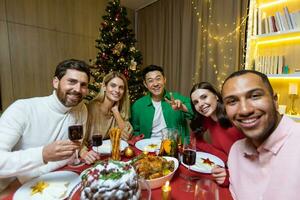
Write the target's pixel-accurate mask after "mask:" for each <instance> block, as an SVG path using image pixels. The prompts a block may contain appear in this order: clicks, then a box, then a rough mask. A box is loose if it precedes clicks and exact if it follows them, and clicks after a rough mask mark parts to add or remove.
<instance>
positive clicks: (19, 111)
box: [0, 91, 87, 191]
mask: <svg viewBox="0 0 300 200" xmlns="http://www.w3.org/2000/svg"><path fill="white" fill-rule="evenodd" d="M86 119H87V109H86V106H85V105H84V103H83V102H81V103H80V104H78V105H77V106H75V107H65V106H64V105H63V104H62V103H61V102H60V101H59V99H58V98H57V96H56V92H55V91H54V92H53V94H52V95H50V96H46V97H35V98H30V99H22V100H18V101H16V102H14V103H13V104H12V105H11V106H9V107H8V108H7V109H6V111H5V112H4V113H3V114H2V116H1V118H0V138H1V139H0V191H1V186H2V189H4V188H3V185H8V182H7V180H5V179H3V178H6V177H15V176H19V175H21V176H19V177H18V178H19V180H20V181H21V182H23V181H26V180H28V179H31V178H33V177H36V176H40V175H42V174H44V173H48V172H50V171H53V170H55V169H58V168H60V167H62V166H64V165H65V164H66V163H67V161H68V160H64V161H58V162H49V163H48V164H44V162H43V156H42V150H43V147H44V146H45V145H47V144H49V143H51V142H54V141H56V140H64V139H67V138H68V134H67V133H68V132H67V130H68V126H69V125H72V124H83V125H84V126H85V124H86Z"/></svg>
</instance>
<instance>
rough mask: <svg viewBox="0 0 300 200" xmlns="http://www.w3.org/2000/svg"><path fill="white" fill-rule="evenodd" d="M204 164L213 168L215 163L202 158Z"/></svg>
mask: <svg viewBox="0 0 300 200" xmlns="http://www.w3.org/2000/svg"><path fill="white" fill-rule="evenodd" d="M201 160H202V162H203V164H208V165H210V166H213V165H214V164H215V163H214V162H213V161H211V160H209V158H201Z"/></svg>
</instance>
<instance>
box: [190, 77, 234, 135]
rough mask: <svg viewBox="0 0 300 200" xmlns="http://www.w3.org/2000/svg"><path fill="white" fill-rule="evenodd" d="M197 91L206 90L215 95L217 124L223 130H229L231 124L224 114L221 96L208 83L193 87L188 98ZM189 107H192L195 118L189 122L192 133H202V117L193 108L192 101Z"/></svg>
mask: <svg viewBox="0 0 300 200" xmlns="http://www.w3.org/2000/svg"><path fill="white" fill-rule="evenodd" d="M197 89H206V90H209V91H210V92H212V93H213V94H214V95H216V96H217V97H218V102H217V108H216V116H217V119H218V122H219V123H220V125H221V126H222V127H223V128H229V127H232V124H231V122H230V121H229V119H228V117H227V115H226V112H225V108H224V104H223V100H222V96H221V94H220V93H219V92H218V91H217V90H216V89H215V88H214V87H213V85H212V84H210V83H208V82H200V83H197V84H195V85H194V86H193V88H192V89H191V92H190V97H191V95H192V93H193V92H194V91H196V90H197ZM191 106H192V109H193V111H194V113H195V116H194V118H193V119H192V120H191V123H190V127H191V129H192V130H193V131H203V130H204V129H203V120H204V118H205V117H204V116H203V115H201V114H199V113H198V112H197V111H196V109H195V106H194V104H193V102H192V99H191Z"/></svg>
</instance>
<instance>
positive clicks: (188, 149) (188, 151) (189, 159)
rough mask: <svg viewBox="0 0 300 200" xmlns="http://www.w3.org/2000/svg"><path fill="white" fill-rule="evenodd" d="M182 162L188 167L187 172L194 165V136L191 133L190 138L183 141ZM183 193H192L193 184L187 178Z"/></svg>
mask: <svg viewBox="0 0 300 200" xmlns="http://www.w3.org/2000/svg"><path fill="white" fill-rule="evenodd" d="M182 162H183V163H184V164H186V165H187V166H188V170H189V171H190V167H191V166H192V165H194V164H196V140H195V137H194V134H193V133H191V134H190V137H184V139H183V152H182ZM183 190H184V191H185V192H193V191H194V189H193V183H192V181H191V179H190V177H189V176H188V181H187V183H186V184H185V187H183Z"/></svg>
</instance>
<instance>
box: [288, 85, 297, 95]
mask: <svg viewBox="0 0 300 200" xmlns="http://www.w3.org/2000/svg"><path fill="white" fill-rule="evenodd" d="M289 94H296V95H297V94H298V85H297V83H289Z"/></svg>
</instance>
